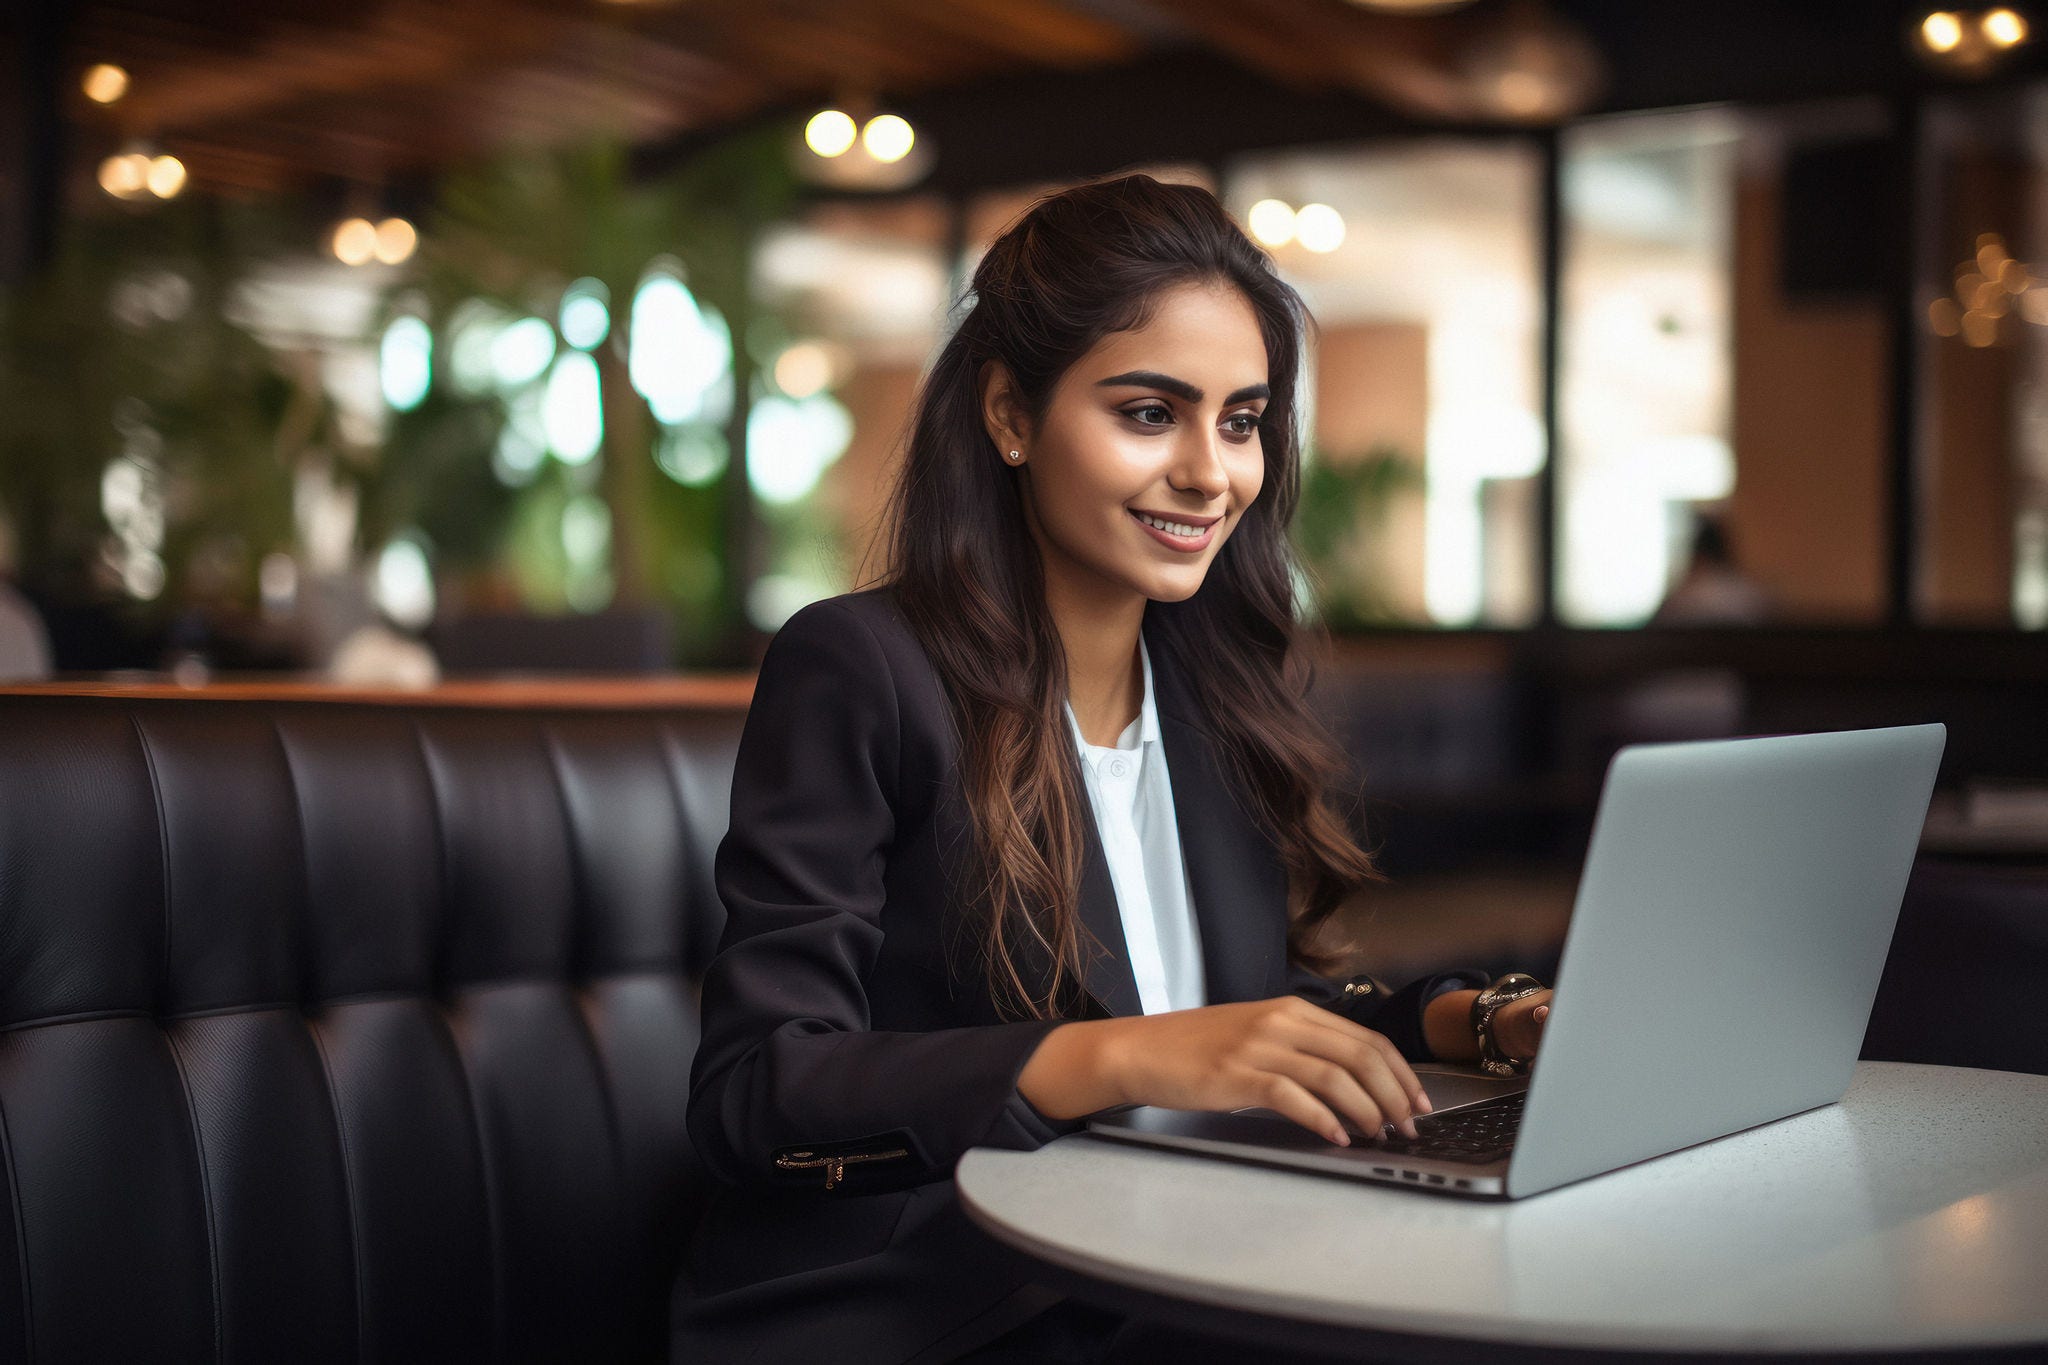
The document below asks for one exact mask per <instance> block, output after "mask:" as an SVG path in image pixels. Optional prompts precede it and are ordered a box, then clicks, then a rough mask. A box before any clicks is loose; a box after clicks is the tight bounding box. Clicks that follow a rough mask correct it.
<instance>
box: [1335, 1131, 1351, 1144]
mask: <svg viewBox="0 0 2048 1365" xmlns="http://www.w3.org/2000/svg"><path fill="white" fill-rule="evenodd" d="M1330 1141H1332V1142H1334V1143H1336V1144H1337V1145H1338V1146H1339V1147H1349V1146H1350V1145H1351V1134H1349V1133H1347V1132H1345V1131H1344V1130H1343V1129H1342V1128H1332V1129H1331V1130H1330Z"/></svg>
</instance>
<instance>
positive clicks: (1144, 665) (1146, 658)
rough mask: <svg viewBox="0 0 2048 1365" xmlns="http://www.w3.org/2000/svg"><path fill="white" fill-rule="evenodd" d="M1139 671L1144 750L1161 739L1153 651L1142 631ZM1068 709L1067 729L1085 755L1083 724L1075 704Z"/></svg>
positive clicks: (1140, 739)
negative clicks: (1154, 692)
mask: <svg viewBox="0 0 2048 1365" xmlns="http://www.w3.org/2000/svg"><path fill="white" fill-rule="evenodd" d="M1138 671H1139V672H1140V673H1142V674H1143V675H1144V678H1145V701H1144V704H1143V705H1142V706H1140V707H1139V709H1138V747H1139V748H1140V749H1142V748H1144V747H1145V746H1146V745H1147V744H1149V743H1151V742H1153V741H1154V740H1157V739H1158V738H1159V709H1158V707H1157V706H1155V705H1154V704H1153V701H1152V650H1151V649H1150V647H1148V646H1147V645H1146V643H1145V636H1144V633H1143V632H1142V631H1141V632H1139V634H1138ZM1066 709H1067V728H1068V729H1069V730H1071V731H1073V734H1074V747H1075V750H1076V751H1077V752H1082V753H1085V752H1086V749H1085V748H1084V747H1083V746H1085V745H1086V744H1087V742H1088V741H1087V740H1086V739H1085V738H1084V737H1083V736H1082V734H1081V722H1080V720H1079V719H1078V718H1076V717H1075V715H1074V703H1073V702H1072V701H1068V702H1067V703H1066Z"/></svg>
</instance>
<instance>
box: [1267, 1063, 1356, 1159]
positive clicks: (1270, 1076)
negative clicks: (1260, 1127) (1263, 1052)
mask: <svg viewBox="0 0 2048 1365" xmlns="http://www.w3.org/2000/svg"><path fill="white" fill-rule="evenodd" d="M1260 1088H1261V1091H1262V1092H1263V1093H1262V1094H1261V1096H1260V1099H1261V1101H1262V1103H1264V1105H1265V1107H1266V1108H1268V1109H1271V1110H1272V1111H1273V1112H1274V1113H1276V1114H1279V1115H1281V1116H1282V1117H1283V1118H1288V1119H1292V1120H1293V1121H1294V1122H1296V1123H1298V1124H1300V1125H1301V1126H1302V1127H1304V1128H1306V1129H1308V1130H1309V1131H1310V1132H1311V1133H1320V1134H1322V1135H1323V1136H1324V1137H1326V1138H1328V1139H1329V1140H1330V1141H1332V1142H1334V1143H1336V1144H1337V1145H1338V1146H1340V1147H1349V1146H1350V1145H1351V1135H1350V1134H1349V1133H1347V1132H1345V1131H1344V1125H1343V1124H1341V1123H1339V1122H1338V1121H1337V1116H1336V1115H1335V1114H1333V1113H1331V1112H1330V1108H1329V1106H1328V1105H1326V1104H1324V1103H1323V1102H1322V1101H1321V1100H1319V1099H1317V1098H1316V1097H1315V1096H1314V1095H1313V1094H1311V1093H1310V1092H1309V1090H1308V1088H1307V1087H1306V1086H1303V1085H1302V1084H1301V1083H1300V1082H1299V1081H1296V1080H1295V1079H1294V1078H1293V1077H1291V1076H1286V1075H1282V1074H1281V1073H1279V1072H1277V1071H1269V1072H1267V1073H1266V1074H1265V1080H1264V1084H1263V1085H1262V1086H1261V1087H1260Z"/></svg>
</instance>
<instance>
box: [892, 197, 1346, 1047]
mask: <svg viewBox="0 0 2048 1365" xmlns="http://www.w3.org/2000/svg"><path fill="white" fill-rule="evenodd" d="M1212 281H1213V282H1221V283H1227V284H1229V285H1232V286H1235V287H1236V288H1237V289H1238V290H1239V291H1240V292H1241V293H1242V294H1243V296H1244V297H1245V299H1246V300H1247V301H1248V302H1249V303H1250V304H1251V306H1252V309H1253V311H1254V312H1255V313H1256V314H1257V316H1258V320H1259V329H1260V331H1261V333H1262V334H1263V336H1264V339H1265V344H1266V360H1267V371H1268V383H1269V385H1270V387H1271V390H1272V392H1271V396H1270V397H1269V398H1268V400H1267V404H1266V410H1265V414H1264V419H1263V421H1262V423H1261V425H1260V428H1259V439H1260V442H1261V445H1262V447H1263V449H1264V453H1265V462H1266V467H1265V481H1264V484H1263V486H1262V488H1261V492H1260V495H1259V497H1258V498H1256V499H1255V500H1254V501H1253V502H1252V504H1251V505H1250V506H1249V507H1247V508H1246V509H1245V510H1244V512H1243V513H1242V520H1241V521H1240V522H1239V524H1238V526H1237V528H1236V529H1235V530H1234V531H1233V532H1232V533H1231V535H1230V538H1229V539H1228V540H1226V541H1225V542H1224V544H1223V547H1222V549H1221V550H1220V551H1218V553H1217V555H1216V559H1215V561H1214V563H1213V564H1212V565H1211V566H1210V569H1209V573H1208V576H1207V577H1206V578H1205V579H1204V581H1203V583H1202V586H1201V588H1200V589H1199V590H1198V591H1196V592H1195V594H1194V595H1193V596H1191V597H1189V598H1188V599H1187V600H1185V601H1181V602H1159V601H1154V602H1149V603H1147V604H1146V612H1147V613H1148V617H1150V616H1155V615H1156V618H1157V620H1158V623H1159V625H1160V627H1161V628H1162V629H1163V638H1164V639H1165V640H1166V641H1167V642H1168V643H1169V645H1170V646H1171V647H1172V652H1173V655H1174V662H1175V666H1177V667H1179V668H1181V669H1182V670H1183V672H1184V674H1185V675H1186V676H1187V678H1188V681H1189V684H1190V687H1191V690H1192V691H1193V693H1194V694H1195V695H1196V696H1197V697H1199V698H1200V699H1201V707H1202V711H1203V715H1204V719H1205V721H1206V727H1207V729H1208V730H1209V731H1210V733H1211V734H1212V735H1213V736H1214V737H1215V738H1216V739H1217V740H1218V741H1219V742H1220V746H1221V750H1222V753H1223V756H1224V759H1225V765H1224V766H1225V767H1226V768H1227V769H1228V770H1229V774H1230V778H1231V780H1233V781H1234V782H1235V784H1236V787H1237V793H1236V794H1237V796H1238V798H1239V799H1240V801H1241V802H1242V803H1244V805H1245V807H1246V809H1247V810H1248V811H1249V812H1250V813H1251V814H1252V815H1253V817H1254V818H1255V820H1256V821H1257V822H1258V824H1259V825H1260V827H1261V828H1262V830H1263V831H1264V833H1265V835H1266V837H1267V839H1268V840H1269V841H1271V842H1272V843H1273V844H1274V846H1275V847H1276V848H1277V850H1278V852H1279V854H1280V858H1281V861H1282V863H1283V864H1284V866H1285V867H1286V869H1287V874H1288V884H1289V896H1288V901H1289V905H1288V953H1289V956H1290V957H1291V958H1292V959H1293V960H1294V961H1296V962H1299V963H1301V964H1302V965H1304V966H1307V967H1309V968H1310V969H1311V970H1320V971H1324V972H1327V971H1329V970H1330V968H1331V967H1332V966H1333V965H1334V964H1335V963H1336V962H1338V961H1339V960H1340V959H1341V957H1342V956H1343V952H1342V950H1338V951H1331V950H1325V949H1323V948H1321V947H1320V946H1319V945H1320V939H1321V937H1322V934H1323V931H1324V929H1325V926H1326V925H1327V923H1328V921H1329V920H1330V917H1331V916H1332V914H1333V913H1334V912H1335V911H1336V910H1337V908H1338V906H1339V905H1340V904H1341V903H1342V902H1343V901H1344V899H1345V898H1346V897H1347V896H1349V895H1350V894H1351V893H1353V892H1354V891H1356V890H1357V889H1359V888H1360V887H1361V886H1362V885H1363V884H1365V883H1366V882H1369V881H1377V880H1381V879H1382V877H1381V874H1380V872H1379V871H1378V869H1377V868H1376V867H1375V866H1374V864H1373V861H1372V858H1371V855H1370V854H1368V853H1367V852H1366V851H1365V850H1363V849H1362V848H1360V847H1359V846H1358V844H1357V843H1356V842H1355V841H1354V840H1353V839H1352V838H1351V836H1350V834H1349V832H1348V830H1347V827H1346V824H1345V821H1344V820H1343V819H1342V818H1341V817H1340V816H1339V815H1338V814H1337V813H1336V812H1335V811H1334V810H1333V809H1332V807H1331V805H1330V793H1331V790H1332V788H1333V786H1334V785H1335V784H1336V783H1337V782H1338V781H1339V779H1340V778H1341V777H1342V776H1343V775H1344V774H1345V772H1346V770H1347V765H1346V763H1345V760H1344V755H1343V752H1342V749H1341V747H1340V746H1338V745H1337V744H1336V742H1335V741H1334V740H1333V738H1332V737H1331V736H1330V734H1329V732H1328V730H1327V728H1326V727H1325V726H1324V725H1323V724H1322V722H1321V721H1320V719H1319V718H1318V717H1317V716H1316V715H1315V713H1314V712H1313V711H1312V710H1311V709H1310V707H1309V706H1308V704H1307V701H1306V697H1307V692H1308V689H1309V685H1310V683H1311V681H1312V680H1313V678H1314V675H1315V664H1314V662H1313V661H1312V660H1311V659H1310V658H1309V657H1308V654H1307V652H1306V650H1305V648H1304V645H1305V644H1306V643H1307V642H1306V641H1305V640H1304V638H1303V633H1302V628H1301V627H1300V625H1299V623H1298V622H1297V620H1296V616H1295V611H1294V600H1295V599H1294V592H1295V578H1296V562H1295V558H1294V553H1293V548H1292V546H1291V545H1290V544H1289V542H1288V539H1287V527H1288V524H1289V523H1290V522H1291V521H1292V519H1293V517H1294V510H1295V504H1296V502H1297V500H1298V498H1299V496H1300V489H1301V476H1300V443H1299V433H1298V432H1297V429H1296V406H1295V390H1296V382H1297V378H1298V371H1299V367H1300V360H1301V352H1302V333H1303V329H1304V326H1307V327H1313V326H1314V320H1313V319H1312V318H1311V317H1310V316H1309V313H1308V310H1307V308H1306V307H1305V306H1304V305H1303V304H1302V301H1301V297H1300V295H1298V294H1297V293H1296V292H1295V291H1294V289H1293V288H1292V287H1290V286H1289V285H1288V284H1287V283H1286V282H1285V281H1283V280H1281V279H1280V278H1279V277H1278V276H1277V275H1276V274H1275V273H1274V271H1273V268H1272V266H1271V263H1270V262H1269V261H1268V259H1267V257H1266V255H1265V253H1264V252H1263V251H1261V250H1260V249H1259V248H1258V247H1257V246H1256V245H1254V244H1253V243H1252V242H1251V240H1250V239H1249V238H1247V237H1246V236H1245V235H1244V233H1243V232H1242V231H1241V230H1239V228H1238V227H1237V225H1236V224H1235V223H1234V222H1232V221H1231V219H1230V217H1229V215H1228V214H1226V213H1225V212H1224V210H1223V206H1222V205H1221V204H1220V203H1218V202H1217V200H1216V197H1215V196H1214V195H1213V194H1211V193H1209V192H1208V191H1207V190H1204V189H1202V188H1200V187H1198V186H1192V185H1180V184H1166V183H1162V182H1160V181H1158V180H1155V179H1153V178H1152V177H1151V176H1148V175H1128V176H1121V177H1116V178H1105V179H1100V180H1095V181H1091V182H1088V183H1085V184H1082V185H1079V186H1076V187H1073V188H1070V189H1067V190H1064V191H1062V192H1060V193H1057V194H1052V195H1049V196H1046V197H1044V198H1041V199H1039V200H1038V201H1037V202H1036V203H1034V204H1033V205H1032V206H1031V207H1030V208H1029V209H1028V210H1026V211H1025V213H1024V214H1023V215H1022V216H1021V217H1020V218H1019V219H1018V220H1017V221H1016V222H1015V223H1014V224H1013V225H1012V226H1011V227H1010V228H1009V229H1008V230H1007V231H1005V232H1004V233H1003V234H1002V236H1001V237H999V238H998V239H997V240H996V241H995V243H994V244H993V245H992V246H990V248H989V249H988V251H987V253H986V254H985V255H984V256H983V257H982V259H981V262H980V264H979V266H978V267H977V268H976V269H975V272H974V278H973V280H972V281H971V282H970V283H969V285H968V287H967V290H966V291H965V292H964V293H963V295H962V296H961V299H958V300H955V309H956V311H957V308H958V305H959V303H961V302H962V301H964V300H965V299H967V298H968V297H969V296H971V297H972V300H973V304H972V307H971V308H970V309H969V310H968V311H967V312H966V313H965V314H964V315H962V316H961V318H960V321H959V323H958V326H957V327H956V329H955V330H954V332H953V334H952V336H951V337H950V338H948V340H947V341H946V343H945V345H944V347H943V348H942V350H941V351H940V353H939V356H938V359H937V360H936V361H935V362H934V363H933V365H932V368H931V371H930V372H929V374H927V375H926V377H925V379H924V381H923V383H922V384H921V386H920V388H919V390H918V395H917V400H916V405H915V413H914V416H913V419H912V423H911V426H910V430H909V435H908V440H907V444H906V449H905V453H904V457H903V461H902V464H901V466H900V468H899V471H898V474H897V477H896V482H895V484H894V487H893V489H892V491H891V495H890V497H889V500H888V504H887V507H886V509H885V511H884V523H883V531H882V534H881V536H880V537H879V538H878V544H879V545H880V546H882V547H883V548H885V549H886V552H887V554H888V559H889V571H888V575H887V577H886V579H885V584H886V585H888V586H893V587H894V589H895V591H896V595H897V600H898V601H899V602H900V604H901V605H902V607H903V609H904V612H905V615H906V617H907V618H908V620H909V623H910V625H911V628H912V629H913V631H914V632H915V633H916V634H917V636H918V638H919V639H920V641H921V642H922V643H923V645H924V647H925V649H926V651H927V652H928V653H929V654H930V655H931V658H932V662H933V664H934V665H935V667H936V668H937V670H938V673H939V676H940V678H941V679H942V680H943V682H944V684H945V687H946V690H947V693H948V697H949V700H950V703H951V707H952V711H953V721H954V724H955V726H956V729H957V733H958V735H959V737H960V742H961V755H962V767H963V784H964V791H963V794H964V796H965V799H966V803H967V806H968V809H969V812H970V815H971V823H972V826H973V829H974V845H975V847H974V849H973V855H974V856H973V860H972V865H973V867H974V869H975V872H974V875H973V876H972V877H971V879H970V884H969V886H968V887H967V888H966V890H965V893H964V894H965V899H966V900H967V902H968V904H969V905H970V906H971V907H972V908H973V913H972V915H971V916H970V919H971V921H972V922H973V927H974V928H975V929H977V930H978V936H979V940H980V948H981V953H980V958H981V966H982V970H983V972H984V974H985V975H986V976H987V977H988V979H989V983H990V986H991V988H992V990H993V991H994V992H995V996H996V1000H997V1008H998V1010H999V1011H1001V1012H1003V1013H1005V1014H1008V1013H1010V1012H1011V1011H1012V1010H1013V1009H1014V1010H1016V1011H1019V1012H1021V1013H1023V1014H1026V1015H1029V1016H1031V1017H1036V1018H1055V1017H1066V1016H1068V1015H1070V1014H1071V1013H1073V1012H1074V1010H1075V1007H1076V1006H1075V1002H1076V1000H1077V998H1078V997H1077V995H1076V989H1077V987H1078V984H1079V982H1080V981H1081V980H1083V979H1084V977H1085V959H1084V958H1083V956H1082V954H1083V952H1084V951H1097V950H1101V945H1100V944H1099V943H1094V944H1093V947H1090V946H1089V943H1084V936H1087V935H1086V929H1085V926H1083V925H1082V924H1081V921H1080V913H1079V904H1078V900H1079V887H1080V882H1081V865H1082V854H1083V849H1084V848H1085V844H1084V836H1083V826H1082V824H1081V822H1082V821H1083V820H1084V819H1087V818H1090V816H1089V811H1088V804H1087V798H1086V795H1085V790H1084V788H1083V787H1082V786H1081V782H1080V770H1079V765H1078V760H1077V759H1076V757H1075V755H1074V754H1073V752H1072V748H1073V745H1072V740H1071V737H1070V735H1069V733H1068V730H1067V726H1066V721H1065V716H1064V713H1063V706H1064V703H1065V700H1066V697H1067V665H1066V655H1065V651H1064V649H1063V647H1062V644H1061V640H1060V636H1059V632H1058V631H1057V629H1056V628H1055V626H1054V623H1053V620H1052V616H1051V612H1050V610H1049V608H1048V607H1047V604H1046V598H1045V584H1044V577H1043V570H1042V566H1041V564H1040V561H1039V556H1038V549H1037V546H1036V543H1035V542H1034V541H1033V540H1032V539H1031V535H1030V531H1029V529H1028V526H1027V524H1026V522H1025V516H1024V509H1023V505H1022V501H1021V499H1022V493H1021V491H1020V489H1019V486H1018V483H1017V479H1018V474H1017V472H1016V471H1015V470H1014V469H1012V468H1011V467H1010V466H1009V465H1008V464H1007V462H1006V461H1004V460H1003V459H1002V458H1001V456H1000V454H999V453H998V452H997V451H996V450H995V448H994V445H993V443H992V442H991V441H990V440H989V436H988V432H987V429H986V427H985V426H984V425H983V423H982V411H981V402H980V395H979V383H978V377H979V375H980V373H981V369H982V366H983V365H984V363H985V362H987V361H990V360H996V361H1000V362H1001V363H1002V364H1003V365H1004V366H1005V367H1006V368H1007V369H1008V371H1009V374H1010V376H1011V378H1012V380H1013V382H1014V384H1015V386H1016V389H1017V392H1018V394H1019V398H1020V400H1021V402H1022V404H1023V406H1024V408H1025V411H1026V413H1027V414H1028V416H1029V418H1030V422H1031V425H1032V426H1034V427H1036V426H1037V425H1038V424H1039V423H1040V422H1042V421H1043V419H1044V417H1045V414H1046V409H1047V406H1048V403H1049V400H1050V398H1051V395H1052V391H1053V389H1054V386H1055V385H1056V384H1057V383H1058V381H1059V379H1060V376H1061V375H1062V374H1064V373H1065V372H1066V370H1067V368H1068V367H1069V366H1071V365H1072V364H1073V363H1074V362H1075V361H1076V360H1078V359H1079V358H1080V357H1081V356H1082V355H1083V354H1084V353H1085V352H1087V351H1088V350H1089V349H1090V348H1091V347H1093V346H1094V345H1095V344H1096V342H1098V341H1099V340H1101V339H1102V338H1103V337H1105V336H1109V335H1111V334H1113V333H1117V332H1122V331H1128V330H1132V329H1134V328H1138V327H1142V326H1144V325H1145V324H1146V322H1147V321H1148V320H1149V318H1150V316H1151V314H1152V312H1153V311H1154V309H1155V307H1156V303H1157V300H1158V297H1159V295H1160V293H1161V292H1162V291H1163V290H1165V289H1168V288H1170V287H1172V286H1176V285H1180V284H1186V283H1208V282H1212ZM1318 643H1319V644H1321V643H1326V641H1325V640H1323V639H1322V637H1320V636H1319V639H1318ZM1087 937H1088V938H1089V942H1090V943H1092V936H1087ZM1034 944H1035V945H1036V948H1037V949H1040V950H1042V951H1043V953H1044V955H1045V957H1046V958H1048V959H1049V960H1050V967H1051V979H1050V983H1049V984H1048V986H1047V987H1046V989H1045V991H1044V993H1043V994H1035V993H1034V992H1032V990H1031V989H1030V987H1029V985H1028V984H1027V976H1028V973H1027V971H1026V970H1025V967H1024V963H1023V961H1022V960H1021V959H1022V958H1023V956H1025V955H1026V954H1029V953H1030V946H1031V945H1034Z"/></svg>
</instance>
